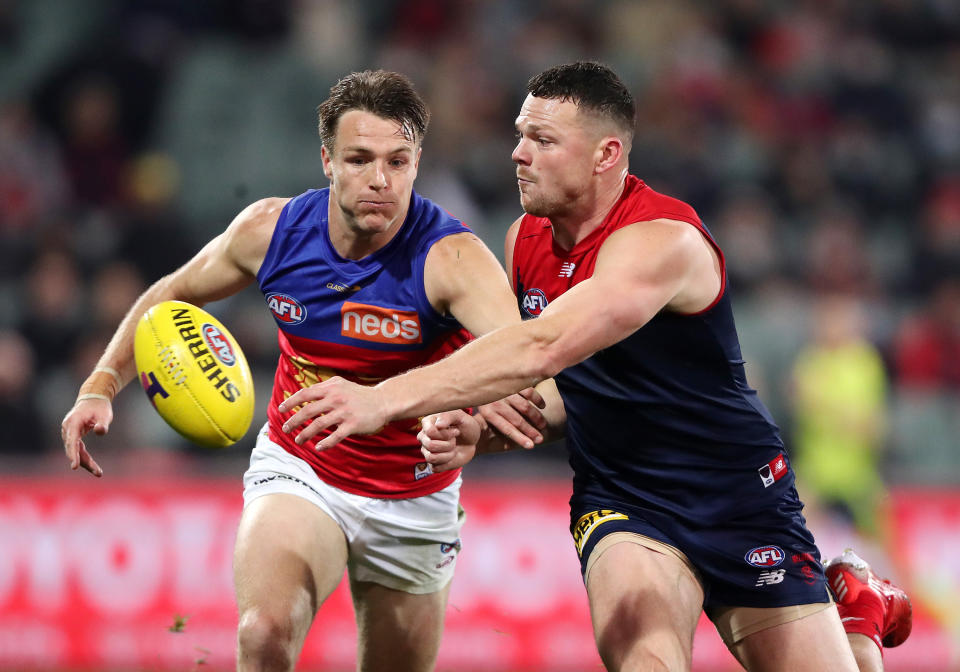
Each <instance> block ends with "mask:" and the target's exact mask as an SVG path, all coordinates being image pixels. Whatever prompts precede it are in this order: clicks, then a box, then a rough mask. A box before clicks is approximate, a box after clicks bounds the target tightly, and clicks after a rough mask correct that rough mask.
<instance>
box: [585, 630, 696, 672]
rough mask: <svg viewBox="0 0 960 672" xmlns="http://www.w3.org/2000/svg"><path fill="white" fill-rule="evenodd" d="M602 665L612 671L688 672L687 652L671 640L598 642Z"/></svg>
mask: <svg viewBox="0 0 960 672" xmlns="http://www.w3.org/2000/svg"><path fill="white" fill-rule="evenodd" d="M597 649H598V651H599V652H600V658H601V660H603V664H604V666H605V667H606V668H607V669H608V670H611V671H612V672H613V671H615V672H680V671H682V670H689V669H690V665H691V662H692V660H691V658H692V656H691V655H690V654H691V652H690V651H688V650H685V648H684V647H683V646H682V644H681V642H680V641H679V640H677V639H675V638H673V637H666V638H664V637H653V638H642V637H641V638H638V639H634V640H632V641H624V640H622V639H614V640H610V639H608V640H604V639H602V638H601V639H598V641H597Z"/></svg>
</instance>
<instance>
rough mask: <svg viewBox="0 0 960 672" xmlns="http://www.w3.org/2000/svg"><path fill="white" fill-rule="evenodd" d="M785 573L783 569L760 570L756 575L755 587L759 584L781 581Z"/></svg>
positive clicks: (771, 583)
mask: <svg viewBox="0 0 960 672" xmlns="http://www.w3.org/2000/svg"><path fill="white" fill-rule="evenodd" d="M786 573H787V570H785V569H774V570H773V571H770V572H760V576H758V577H757V584H756V587H757V588H759V587H760V586H772V585H774V584H776V583H783V575H784V574H786Z"/></svg>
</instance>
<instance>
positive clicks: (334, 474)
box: [257, 189, 470, 498]
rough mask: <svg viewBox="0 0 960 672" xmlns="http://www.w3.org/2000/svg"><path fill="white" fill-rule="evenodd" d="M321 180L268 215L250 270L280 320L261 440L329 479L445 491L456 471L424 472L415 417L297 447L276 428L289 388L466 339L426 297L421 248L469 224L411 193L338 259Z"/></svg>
mask: <svg viewBox="0 0 960 672" xmlns="http://www.w3.org/2000/svg"><path fill="white" fill-rule="evenodd" d="M329 201H330V191H329V189H317V190H310V191H307V192H306V193H303V194H301V195H300V196H297V197H296V198H294V199H292V200H291V201H290V202H289V203H287V205H286V206H285V207H284V208H283V210H282V211H281V213H280V216H279V218H278V220H277V224H276V228H275V229H274V232H273V237H272V239H271V241H270V246H269V248H268V249H267V254H266V257H265V258H264V260H263V264H262V265H261V267H260V270H259V272H258V273H257V280H258V282H259V285H260V290H261V291H262V292H263V295H264V298H265V299H266V302H267V306H268V307H269V309H270V312H271V313H272V314H273V317H274V319H275V321H276V324H277V327H278V328H279V341H280V361H279V363H278V365H277V372H276V376H275V378H274V385H273V394H272V398H271V399H270V405H269V408H268V409H267V419H268V422H269V431H270V439H271V440H272V441H274V442H275V443H277V444H279V445H281V446H283V448H284V449H286V450H287V452H289V453H291V454H293V455H296V456H297V457H299V458H301V459H303V460H305V461H306V462H308V463H309V464H310V465H311V467H313V469H314V471H315V472H316V473H317V475H318V476H319V477H320V478H321V479H322V480H323V481H325V482H326V483H329V484H331V485H333V486H335V487H337V488H340V489H342V490H346V491H347V492H352V493H355V494H360V495H365V496H368V497H380V498H410V497H419V496H422V495H427V494H430V493H433V492H436V491H438V490H441V489H443V488H444V487H446V486H447V485H449V484H450V483H452V482H453V481H454V480H456V478H457V476H458V475H459V470H453V471H450V472H442V473H438V474H434V473H432V470H431V469H430V468H429V467H428V466H427V465H426V463H425V462H424V461H423V456H422V454H421V453H420V443H419V441H417V438H416V435H417V432H418V431H419V429H420V420H419V418H410V419H405V420H398V421H395V422H391V423H389V424H388V425H387V426H385V427H383V428H382V429H381V430H380V431H379V432H377V433H376V434H371V435H363V436H351V437H349V438H347V439H344V440H343V441H341V442H340V443H339V444H337V445H336V446H334V447H332V448H329V449H327V450H325V451H322V452H318V451H317V450H316V449H315V445H316V443H317V441H318V440H319V439H320V438H322V437H323V436H326V435H327V434H329V431H328V432H321V434H320V435H319V436H318V437H316V438H315V439H313V440H311V441H307V442H306V443H304V444H303V445H300V446H298V445H297V444H296V443H295V442H294V435H295V432H294V433H291V434H285V433H283V431H282V430H281V429H280V428H281V426H282V425H283V422H284V421H285V420H286V418H288V417H289V416H291V415H293V411H290V412H288V413H287V414H285V415H282V414H281V413H280V412H279V410H277V406H278V405H279V404H280V402H282V401H283V400H284V399H286V398H288V397H289V396H290V395H292V394H293V393H294V392H296V391H297V390H299V389H301V388H303V387H309V386H310V385H312V384H314V383H316V382H319V381H323V380H326V379H328V378H330V377H332V376H341V377H343V378H346V379H348V380H351V381H354V382H357V383H361V384H365V385H374V384H376V383H378V382H380V381H381V380H384V379H386V378H389V377H391V376H395V375H397V374H399V373H402V372H404V371H407V370H408V369H411V368H414V367H417V366H422V365H424V364H428V363H430V362H432V361H435V360H437V359H440V358H442V357H444V356H446V355H447V354H449V353H450V352H452V351H453V350H454V349H456V348H457V347H459V346H460V345H462V344H463V343H465V342H466V341H467V340H468V339H469V337H470V336H469V334H468V333H467V332H466V331H465V330H464V329H463V328H462V327H461V326H460V324H459V323H458V322H457V321H456V320H455V319H453V318H452V317H449V316H444V315H441V314H439V313H438V312H437V311H436V310H435V309H434V308H433V306H431V305H430V302H429V301H428V299H427V296H426V291H425V289H424V284H423V268H424V262H425V260H426V256H427V252H429V250H430V247H431V246H432V245H433V244H434V243H435V242H437V241H438V240H440V239H441V238H443V237H445V236H449V235H452V234H455V233H462V232H467V231H469V229H468V228H467V227H466V226H464V225H463V224H462V223H461V222H460V221H458V220H456V219H454V218H453V217H451V216H450V215H448V214H447V213H446V212H445V211H444V210H442V209H441V208H440V207H438V206H437V205H436V204H434V203H432V202H431V201H429V200H427V199H425V198H421V197H420V196H418V195H417V194H416V193H414V194H413V195H412V197H411V201H410V209H409V211H408V213H407V218H406V220H405V221H404V223H403V225H402V226H401V227H400V229H399V231H398V232H397V234H396V235H395V236H394V237H393V239H392V240H391V241H390V242H389V243H387V244H386V245H385V246H384V247H382V248H381V249H379V250H377V251H376V252H374V253H373V254H370V255H368V256H366V257H363V258H362V259H357V260H354V259H345V258H343V257H341V256H340V255H339V254H338V253H337V251H336V250H335V249H334V247H333V245H332V243H331V242H330V236H329V231H328V212H327V209H328V205H329Z"/></svg>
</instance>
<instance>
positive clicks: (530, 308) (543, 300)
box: [520, 289, 547, 317]
mask: <svg viewBox="0 0 960 672" xmlns="http://www.w3.org/2000/svg"><path fill="white" fill-rule="evenodd" d="M520 307H521V308H522V309H523V312H524V313H525V314H526V315H529V316H530V317H537V316H538V315H540V313H542V312H543V309H544V308H546V307H547V295H546V294H544V293H543V290H542V289H528V290H527V291H525V292H524V293H523V300H522V301H520Z"/></svg>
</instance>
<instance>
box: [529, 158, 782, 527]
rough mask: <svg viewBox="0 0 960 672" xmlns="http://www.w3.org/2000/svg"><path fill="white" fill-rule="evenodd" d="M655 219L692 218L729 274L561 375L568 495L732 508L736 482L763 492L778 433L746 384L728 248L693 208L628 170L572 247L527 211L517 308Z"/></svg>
mask: <svg viewBox="0 0 960 672" xmlns="http://www.w3.org/2000/svg"><path fill="white" fill-rule="evenodd" d="M655 219H671V220H678V221H682V222H687V223H689V224H690V225H691V226H694V227H696V228H697V229H698V230H699V231H700V232H701V233H702V234H703V235H704V236H705V237H706V238H707V240H709V242H710V243H711V244H712V245H713V246H714V248H715V249H716V251H717V254H718V256H719V258H720V264H721V271H722V273H723V278H724V281H723V283H722V286H721V290H720V293H719V295H718V296H717V298H716V299H715V300H714V302H713V304H712V305H710V306H708V307H707V308H706V309H704V310H703V311H701V312H698V313H696V314H678V313H675V312H671V311H667V310H663V311H660V313H658V314H657V315H656V316H654V317H653V319H651V320H650V321H649V322H648V323H647V324H646V325H644V326H643V327H642V328H640V329H638V330H637V331H636V332H634V333H633V334H632V335H630V336H629V337H627V338H626V339H624V340H622V341H620V342H619V343H616V344H614V345H612V346H610V347H608V348H605V349H603V350H601V351H599V352H597V353H596V354H594V355H592V356H591V357H589V358H588V359H587V360H585V361H583V362H581V363H579V364H576V365H574V366H571V367H569V368H567V369H565V370H564V371H562V372H561V373H560V374H558V375H557V376H556V382H557V387H558V388H559V390H560V394H561V397H562V398H563V401H564V405H565V407H566V412H567V445H568V448H569V451H570V461H571V466H572V467H573V469H574V498H575V499H576V498H578V497H579V498H586V499H589V498H590V497H591V494H596V495H597V496H598V497H599V496H600V495H601V494H602V496H603V501H605V502H609V501H611V499H612V500H613V501H623V502H624V504H628V503H629V504H634V505H640V506H641V507H642V508H644V509H645V510H651V511H662V512H670V514H671V515H673V516H676V515H680V516H684V517H686V518H689V519H691V520H698V521H701V522H704V521H707V520H710V519H713V518H714V517H721V518H722V517H723V516H724V515H726V514H728V513H729V511H723V509H724V505H721V504H720V502H730V499H729V495H730V494H731V493H733V492H743V491H745V490H746V491H754V490H755V489H759V490H760V491H762V490H763V489H764V487H765V485H764V483H765V482H769V479H767V480H766V481H765V480H764V474H765V473H767V472H768V471H769V470H765V469H764V468H765V467H766V466H767V465H768V464H770V463H771V462H772V461H773V460H775V459H777V458H778V456H779V455H781V451H782V450H783V444H782V441H781V439H780V435H779V429H778V428H777V426H776V425H775V424H774V422H773V419H772V418H771V416H770V414H769V412H768V411H767V409H766V408H765V407H764V406H763V404H762V403H761V402H760V401H759V399H758V398H757V394H756V392H755V391H754V390H753V389H751V388H750V387H749V385H748V384H747V380H746V375H745V372H744V366H743V365H744V361H743V359H742V356H741V353H740V344H739V340H738V338H737V332H736V327H735V325H734V319H733V311H732V308H731V304H730V296H729V289H728V287H727V283H726V272H725V266H724V259H723V254H722V252H721V251H720V249H719V247H718V246H717V244H716V242H715V241H714V240H713V238H712V236H711V234H710V233H709V231H708V230H707V229H706V227H705V226H704V225H703V223H702V222H701V221H700V218H699V217H698V216H697V214H696V212H694V210H693V208H691V207H690V206H689V205H687V204H686V203H683V202H682V201H679V200H677V199H674V198H670V197H668V196H665V195H663V194H660V193H657V192H656V191H654V190H653V189H651V188H650V187H649V186H647V185H646V184H644V183H643V181H641V180H639V179H637V178H636V177H634V176H632V175H631V176H628V178H627V180H626V185H625V188H624V192H623V195H622V197H621V198H620V200H619V201H618V202H617V204H616V205H615V206H614V207H613V209H612V210H611V211H610V213H608V215H607V217H606V218H605V220H604V221H603V223H602V224H601V226H600V227H599V228H597V229H596V230H595V231H593V232H591V234H590V235H589V236H587V238H585V239H584V240H582V241H580V242H579V243H578V244H577V245H576V246H574V248H573V249H571V250H569V251H567V250H564V249H562V248H560V247H559V246H557V245H556V244H555V243H554V240H553V234H552V229H551V226H550V222H549V221H548V220H547V219H544V218H539V217H532V216H530V215H526V216H524V217H523V219H522V221H521V224H520V228H519V230H518V233H517V239H516V244H515V247H514V256H513V268H512V275H513V281H514V288H515V290H516V294H517V300H518V302H519V305H520V308H521V312H522V313H523V315H524V317H525V318H531V317H536V316H537V315H539V314H540V312H542V311H543V309H544V308H545V307H546V306H547V305H548V304H549V303H550V301H553V300H554V299H556V298H557V297H558V296H560V295H561V294H563V293H564V292H565V291H567V290H568V289H570V288H571V287H573V286H574V285H576V284H577V283H579V282H582V281H583V280H586V279H587V278H589V277H590V276H591V275H592V274H593V270H594V265H595V263H596V259H597V254H598V253H599V251H600V247H601V245H602V244H603V242H604V241H605V240H606V239H607V237H608V236H609V235H610V234H612V233H613V232H614V231H617V230H618V229H620V228H622V227H624V226H627V225H629V224H633V223H637V222H646V221H651V220H655ZM636 254H637V256H638V258H639V257H640V256H641V255H643V254H644V251H643V250H642V249H638V250H637V251H636ZM598 319H602V317H598ZM782 462H783V464H786V462H785V461H782ZM784 475H785V473H784V471H783V469H782V468H781V469H779V470H776V471H775V473H773V477H775V480H780V478H782V477H783V476H784ZM711 493H714V494H716V495H717V498H716V499H714V498H713V497H711ZM705 502H709V503H710V505H709V506H704V503H705ZM737 506H741V507H745V508H749V504H747V503H744V502H739V503H738V504H737Z"/></svg>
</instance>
